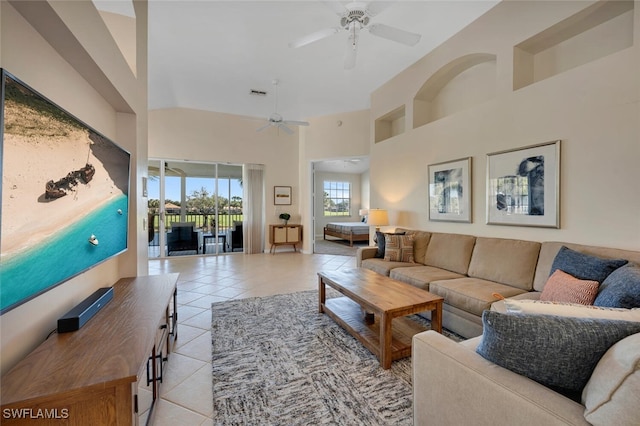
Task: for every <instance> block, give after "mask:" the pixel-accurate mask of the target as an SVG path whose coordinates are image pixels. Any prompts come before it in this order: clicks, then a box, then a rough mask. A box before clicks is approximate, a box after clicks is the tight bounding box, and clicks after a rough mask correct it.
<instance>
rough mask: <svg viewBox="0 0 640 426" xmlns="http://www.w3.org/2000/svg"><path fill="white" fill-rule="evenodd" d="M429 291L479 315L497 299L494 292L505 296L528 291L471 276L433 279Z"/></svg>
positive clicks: (445, 301)
mask: <svg viewBox="0 0 640 426" xmlns="http://www.w3.org/2000/svg"><path fill="white" fill-rule="evenodd" d="M429 292H430V293H433V294H437V295H438V296H442V297H444V303H446V304H448V305H451V306H454V307H456V308H458V309H461V310H463V311H466V312H469V313H472V314H474V315H478V316H482V312H483V311H484V310H485V309H490V308H491V304H492V303H493V302H495V301H496V297H495V296H494V293H498V294H500V295H502V296H503V297H511V296H516V295H518V294H522V293H526V291H524V290H522V289H520V288H516V287H511V286H509V285H505V284H500V283H496V282H493V281H487V280H481V279H479V278H471V277H464V278H455V279H450V280H442V281H432V282H431V284H429Z"/></svg>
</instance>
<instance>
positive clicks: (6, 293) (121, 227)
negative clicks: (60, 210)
mask: <svg viewBox="0 0 640 426" xmlns="http://www.w3.org/2000/svg"><path fill="white" fill-rule="evenodd" d="M128 204H129V203H128V197H127V196H126V195H121V196H119V197H118V198H116V199H114V200H112V201H110V202H109V203H108V204H105V206H103V207H101V208H99V209H97V210H95V211H93V212H91V213H89V214H88V215H87V216H86V217H84V218H82V219H80V220H78V221H77V222H74V223H73V224H71V225H70V226H68V227H66V228H64V229H62V230H60V231H59V232H57V233H55V234H54V235H52V236H51V237H49V238H47V239H46V240H43V241H42V242H41V243H40V244H38V245H36V246H34V247H31V248H29V249H28V250H25V251H23V252H21V253H19V254H16V255H14V256H11V257H10V258H3V259H2V262H1V263H0V311H2V312H4V311H5V309H7V308H11V307H14V305H16V304H19V303H22V302H25V301H27V300H28V299H30V298H33V297H35V296H37V295H38V294H40V293H43V292H44V291H46V290H47V289H49V288H50V287H52V286H55V285H56V284H59V283H60V282H62V281H66V280H68V279H69V278H72V277H74V276H76V275H77V274H79V273H80V272H82V271H84V270H86V269H88V268H89V267H91V266H94V265H95V264H97V263H100V262H102V261H104V260H105V259H107V258H109V257H111V256H113V255H115V254H117V253H120V252H121V251H123V250H125V249H126V248H127V225H128V224H127V218H128ZM118 209H119V210H121V211H122V214H119V213H118ZM45 220H46V219H45ZM91 234H94V235H95V236H96V237H97V238H98V245H97V246H94V245H92V244H90V243H89V237H90V236H91Z"/></svg>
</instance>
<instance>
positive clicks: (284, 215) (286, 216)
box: [278, 213, 291, 225]
mask: <svg viewBox="0 0 640 426" xmlns="http://www.w3.org/2000/svg"><path fill="white" fill-rule="evenodd" d="M278 218H279V219H282V220H283V221H284V224H285V225H286V224H287V222H289V219H291V215H290V214H289V213H280V216H278Z"/></svg>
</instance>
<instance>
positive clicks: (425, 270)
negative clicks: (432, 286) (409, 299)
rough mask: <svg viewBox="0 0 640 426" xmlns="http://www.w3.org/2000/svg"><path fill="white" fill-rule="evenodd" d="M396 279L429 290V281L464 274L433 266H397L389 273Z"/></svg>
mask: <svg viewBox="0 0 640 426" xmlns="http://www.w3.org/2000/svg"><path fill="white" fill-rule="evenodd" d="M389 276H390V277H391V278H393V279H394V280H398V281H402V282H405V283H407V284H411V285H413V286H416V287H418V288H421V289H423V290H427V291H428V290H429V283H431V282H432V281H439V280H450V279H453V278H462V277H464V275H461V274H458V273H456V272H451V271H447V270H446V269H440V268H435V267H433V266H423V265H421V266H410V267H408V268H396V269H393V270H391V274H390V275H389Z"/></svg>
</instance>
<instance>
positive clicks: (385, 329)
mask: <svg viewBox="0 0 640 426" xmlns="http://www.w3.org/2000/svg"><path fill="white" fill-rule="evenodd" d="M391 319H392V318H391V315H389V314H388V313H386V312H384V313H383V314H382V315H380V364H381V365H382V368H384V369H385V370H388V369H389V368H391V339H392V334H391Z"/></svg>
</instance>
